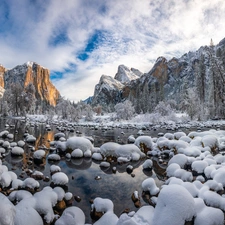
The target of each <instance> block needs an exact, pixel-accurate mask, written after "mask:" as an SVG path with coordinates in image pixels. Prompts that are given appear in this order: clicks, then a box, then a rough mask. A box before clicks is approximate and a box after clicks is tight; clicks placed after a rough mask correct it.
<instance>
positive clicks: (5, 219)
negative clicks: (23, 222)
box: [0, 193, 16, 225]
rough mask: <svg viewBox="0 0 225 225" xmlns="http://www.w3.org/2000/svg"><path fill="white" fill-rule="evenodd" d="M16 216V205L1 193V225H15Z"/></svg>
mask: <svg viewBox="0 0 225 225" xmlns="http://www.w3.org/2000/svg"><path fill="white" fill-rule="evenodd" d="M15 214H16V210H15V207H14V205H13V204H12V203H11V202H10V201H9V199H8V198H7V197H6V196H5V195H3V194H2V193H0V224H1V225H14V217H15Z"/></svg>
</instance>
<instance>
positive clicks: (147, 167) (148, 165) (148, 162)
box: [142, 159, 153, 170]
mask: <svg viewBox="0 0 225 225" xmlns="http://www.w3.org/2000/svg"><path fill="white" fill-rule="evenodd" d="M152 166H153V162H152V160H151V159H146V160H145V162H144V163H143V165H142V167H143V169H144V170H151V169H152Z"/></svg>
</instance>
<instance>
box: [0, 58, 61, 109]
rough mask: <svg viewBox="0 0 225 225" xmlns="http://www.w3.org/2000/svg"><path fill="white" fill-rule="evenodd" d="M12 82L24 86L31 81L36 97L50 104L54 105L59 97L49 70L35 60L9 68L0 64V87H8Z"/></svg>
mask: <svg viewBox="0 0 225 225" xmlns="http://www.w3.org/2000/svg"><path fill="white" fill-rule="evenodd" d="M12 83H19V84H20V85H21V86H22V87H24V88H25V87H26V86H27V85H28V84H29V83H32V84H33V85H34V87H35V90H36V94H35V96H36V99H37V100H39V101H45V103H46V104H49V105H51V106H55V105H56V103H57V100H58V99H59V97H60V93H59V91H58V90H57V89H56V88H55V86H54V85H53V84H52V82H51V81H50V71H49V70H48V69H46V68H44V67H42V66H41V65H39V64H37V63H35V62H27V63H24V64H23V65H18V66H16V67H14V68H13V69H9V70H7V69H6V68H4V67H3V66H2V65H0V87H1V89H3V90H4V89H9V88H10V85H11V84H12ZM0 91H1V90H0Z"/></svg>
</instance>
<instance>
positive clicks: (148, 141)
mask: <svg viewBox="0 0 225 225" xmlns="http://www.w3.org/2000/svg"><path fill="white" fill-rule="evenodd" d="M134 144H135V145H137V147H138V148H140V149H141V151H142V152H144V153H147V152H148V151H151V150H152V148H153V143H152V138H151V137H150V136H144V135H143V136H139V137H138V138H137V139H136V140H135V142H134Z"/></svg>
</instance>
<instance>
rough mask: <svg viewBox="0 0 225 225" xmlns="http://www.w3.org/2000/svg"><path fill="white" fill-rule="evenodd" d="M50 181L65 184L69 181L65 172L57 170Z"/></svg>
mask: <svg viewBox="0 0 225 225" xmlns="http://www.w3.org/2000/svg"><path fill="white" fill-rule="evenodd" d="M52 182H53V183H54V184H55V185H66V184H68V182H69V178H68V176H67V175H66V174H65V173H63V172H57V173H54V174H53V175H52Z"/></svg>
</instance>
